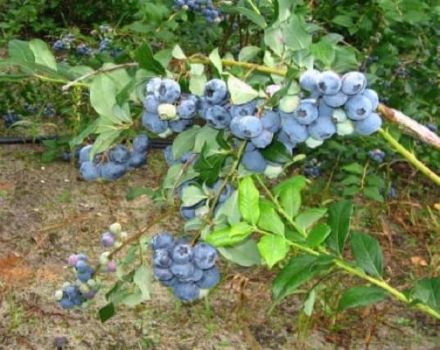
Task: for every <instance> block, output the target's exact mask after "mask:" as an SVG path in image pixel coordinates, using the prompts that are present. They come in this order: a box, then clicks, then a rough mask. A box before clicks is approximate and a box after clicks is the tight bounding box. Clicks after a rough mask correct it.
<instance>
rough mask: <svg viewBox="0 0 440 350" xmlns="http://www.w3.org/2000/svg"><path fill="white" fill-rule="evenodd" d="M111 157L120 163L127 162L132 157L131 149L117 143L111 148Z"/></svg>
mask: <svg viewBox="0 0 440 350" xmlns="http://www.w3.org/2000/svg"><path fill="white" fill-rule="evenodd" d="M109 158H110V160H111V161H113V162H115V163H118V164H124V163H127V162H128V160H129V159H130V150H129V149H128V148H127V147H125V146H123V145H116V146H115V147H113V148H112V149H111V150H110V153H109Z"/></svg>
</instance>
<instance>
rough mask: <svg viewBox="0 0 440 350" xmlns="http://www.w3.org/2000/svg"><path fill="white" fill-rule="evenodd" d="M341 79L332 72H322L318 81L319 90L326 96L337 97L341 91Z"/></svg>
mask: <svg viewBox="0 0 440 350" xmlns="http://www.w3.org/2000/svg"><path fill="white" fill-rule="evenodd" d="M341 85H342V82H341V78H340V77H339V75H338V74H336V73H335V72H331V71H326V72H322V73H321V74H320V75H319V79H318V90H319V92H321V93H322V94H324V95H335V94H337V93H338V91H339V90H340V89H341Z"/></svg>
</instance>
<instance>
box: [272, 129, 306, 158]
mask: <svg viewBox="0 0 440 350" xmlns="http://www.w3.org/2000/svg"><path fill="white" fill-rule="evenodd" d="M303 127H304V128H305V126H303ZM306 131H307V129H306ZM276 139H277V141H278V142H281V143H282V144H283V145H284V147H285V148H286V150H287V151H288V152H289V153H290V154H292V152H293V149H294V148H295V147H296V144H297V143H296V142H293V141H292V140H291V139H290V136H289V135H288V134H287V133H286V132H285V131H280V132H279V133H278V134H277V135H276Z"/></svg>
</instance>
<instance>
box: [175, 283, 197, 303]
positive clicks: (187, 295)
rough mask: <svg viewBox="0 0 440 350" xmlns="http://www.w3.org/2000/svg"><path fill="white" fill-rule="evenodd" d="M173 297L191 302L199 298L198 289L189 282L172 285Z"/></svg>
mask: <svg viewBox="0 0 440 350" xmlns="http://www.w3.org/2000/svg"><path fill="white" fill-rule="evenodd" d="M173 293H174V295H175V296H176V297H177V298H179V299H180V300H182V301H186V302H191V301H194V300H197V299H198V298H199V297H200V290H199V288H198V287H197V286H196V285H195V284H194V283H191V282H177V283H175V284H174V285H173Z"/></svg>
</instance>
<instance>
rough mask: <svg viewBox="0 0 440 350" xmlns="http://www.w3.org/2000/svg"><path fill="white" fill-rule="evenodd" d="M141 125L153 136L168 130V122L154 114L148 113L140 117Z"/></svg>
mask: <svg viewBox="0 0 440 350" xmlns="http://www.w3.org/2000/svg"><path fill="white" fill-rule="evenodd" d="M142 125H143V127H144V128H145V129H147V130H148V131H151V132H153V133H155V134H161V133H163V132H165V131H166V130H167V128H168V122H167V121H166V120H162V119H160V118H159V115H158V114H156V113H148V112H145V113H144V114H143V115H142Z"/></svg>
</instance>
